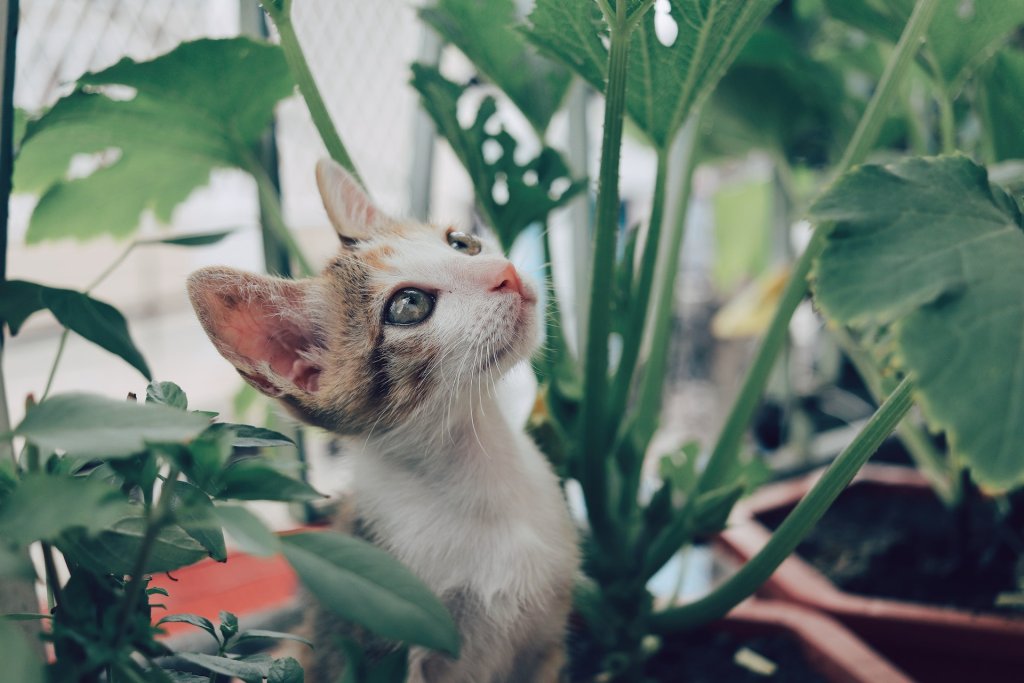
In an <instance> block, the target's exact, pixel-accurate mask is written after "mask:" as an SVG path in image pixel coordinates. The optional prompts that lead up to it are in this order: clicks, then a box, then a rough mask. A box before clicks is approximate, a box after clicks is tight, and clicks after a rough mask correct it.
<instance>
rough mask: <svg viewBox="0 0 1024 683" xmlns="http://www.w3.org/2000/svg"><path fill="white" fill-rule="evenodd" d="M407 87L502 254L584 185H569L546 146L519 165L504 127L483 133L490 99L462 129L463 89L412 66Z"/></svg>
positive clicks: (560, 162)
mask: <svg viewBox="0 0 1024 683" xmlns="http://www.w3.org/2000/svg"><path fill="white" fill-rule="evenodd" d="M412 84H413V86H414V87H415V88H416V89H417V90H418V91H419V93H420V96H421V98H422V102H423V106H424V108H426V110H427V113H429V114H430V117H431V118H432V119H433V120H434V123H435V125H436V126H437V129H438V131H439V132H440V133H441V134H442V135H444V137H445V138H446V139H447V140H448V142H449V144H451V146H452V150H453V151H454V152H455V154H456V156H458V158H459V161H461V162H462V165H463V166H464V167H465V169H466V171H467V172H468V173H469V178H470V180H471V181H472V182H473V187H474V189H475V190H476V198H477V201H478V202H479V204H480V207H481V209H483V212H484V214H485V216H486V217H487V219H488V221H489V222H490V223H491V226H492V227H493V228H494V230H495V232H496V233H497V234H498V238H499V239H500V240H501V244H502V247H504V248H505V250H506V251H507V250H509V249H510V248H511V247H512V243H513V242H514V241H515V239H516V237H517V236H518V235H519V233H520V232H522V231H523V230H524V229H525V228H526V227H527V226H529V225H530V224H531V223H533V222H535V221H539V220H542V219H544V217H546V216H547V215H548V213H550V212H551V211H552V210H553V209H555V208H557V207H559V206H561V205H563V204H565V203H566V202H567V201H569V199H571V198H572V197H573V196H574V195H575V194H576V193H577V192H579V191H580V190H582V189H583V188H584V187H585V186H586V182H585V181H582V180H576V181H571V179H570V175H569V167H568V166H567V165H566V163H565V160H563V159H562V157H561V156H560V155H559V154H558V152H556V151H555V150H553V149H551V148H550V147H546V146H545V147H544V148H543V149H541V151H540V153H539V154H538V155H537V156H536V157H534V158H533V159H531V160H530V161H527V162H526V163H524V164H520V163H518V162H517V161H516V159H515V155H516V147H517V143H516V140H515V138H513V137H512V136H511V135H510V134H509V133H508V131H506V130H505V129H504V127H499V130H498V131H497V132H496V133H489V132H488V131H487V129H488V127H489V126H488V122H489V121H491V119H492V117H494V116H495V115H496V114H497V105H496V104H495V101H494V98H492V97H486V98H484V99H483V101H482V102H481V103H480V106H479V109H477V113H476V118H475V120H474V121H473V123H472V125H470V126H469V128H463V127H462V125H461V124H460V123H459V119H458V116H457V110H458V102H459V98H460V97H462V95H463V93H464V92H466V87H465V86H461V85H458V84H457V83H452V82H451V81H449V80H447V79H446V78H445V77H444V76H442V75H441V74H440V72H439V71H438V70H437V69H436V68H434V67H432V66H426V65H424V64H414V65H413V80H412ZM488 149H491V150H493V152H494V157H493V158H488V156H489V154H488V153H487V150H488ZM560 185H561V187H559V186H560Z"/></svg>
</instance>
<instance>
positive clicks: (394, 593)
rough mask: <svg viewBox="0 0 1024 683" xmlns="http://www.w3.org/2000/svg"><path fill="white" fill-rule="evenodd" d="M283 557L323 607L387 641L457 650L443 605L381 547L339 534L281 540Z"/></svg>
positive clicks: (456, 635) (455, 633)
mask: <svg viewBox="0 0 1024 683" xmlns="http://www.w3.org/2000/svg"><path fill="white" fill-rule="evenodd" d="M281 543H282V545H283V546H284V555H285V557H286V558H287V559H288V562H290V563H291V565H292V567H294V568H295V571H296V573H297V574H298V575H299V578H300V579H301V580H302V582H303V583H304V584H305V585H306V587H307V588H308V589H309V590H310V591H311V592H312V593H313V595H314V596H316V598H317V599H318V600H320V602H322V603H323V604H324V606H325V607H327V608H329V609H330V610H332V611H334V612H336V613H337V614H338V615H339V616H341V617H342V618H344V619H349V620H351V621H354V622H355V623H357V624H360V625H362V626H365V627H366V628H368V629H370V630H371V631H373V632H374V633H376V634H378V635H380V636H383V637H385V638H394V639H395V640H401V641H404V642H408V643H413V644H416V645H423V646H425V647H429V648H432V649H435V650H441V651H443V652H447V653H448V654H451V655H456V654H457V653H458V651H459V633H458V631H457V630H456V628H455V623H454V622H453V621H452V618H451V615H450V614H448V610H446V609H445V607H444V605H443V604H441V602H440V601H439V600H438V599H437V598H436V597H435V596H434V594H433V593H431V592H430V589H428V588H427V587H426V586H424V585H423V583H422V582H420V580H419V579H417V578H416V576H415V575H413V573H412V572H410V571H409V570H408V569H406V568H405V567H403V566H402V565H401V564H400V563H399V562H398V561H397V560H395V559H394V558H393V557H391V556H390V555H388V554H387V553H386V552H384V551H383V550H381V549H379V548H375V547H374V546H372V545H370V544H369V543H366V542H364V541H360V540H358V539H355V538H351V537H348V536H343V535H341V534H336V533H327V532H324V533H299V534H292V535H288V536H284V537H282V538H281Z"/></svg>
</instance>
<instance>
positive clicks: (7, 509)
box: [0, 473, 126, 545]
mask: <svg viewBox="0 0 1024 683" xmlns="http://www.w3.org/2000/svg"><path fill="white" fill-rule="evenodd" d="M125 500H126V499H125V497H124V495H123V494H122V493H121V492H120V491H119V490H118V489H116V488H113V487H112V486H109V485H107V484H106V483H104V482H102V481H99V480H95V479H88V478H86V477H67V476H54V475H48V474H41V473H28V474H26V475H25V476H24V478H23V479H22V480H21V484H20V485H19V486H18V488H16V489H15V490H14V492H13V493H12V494H11V495H10V497H8V498H7V500H6V501H5V502H4V504H3V506H2V507H0V537H2V538H3V539H5V540H7V541H9V542H11V543H15V544H17V545H28V544H29V543H33V542H35V541H52V540H54V539H56V538H57V537H58V536H59V535H60V534H61V533H62V532H63V531H65V530H67V529H70V528H76V527H77V528H81V529H83V530H84V531H85V532H87V533H92V532H96V531H100V530H102V529H105V528H106V527H108V526H109V525H110V524H112V523H113V522H114V521H115V520H117V519H118V517H119V516H120V514H121V512H122V511H123V504H124V502H125Z"/></svg>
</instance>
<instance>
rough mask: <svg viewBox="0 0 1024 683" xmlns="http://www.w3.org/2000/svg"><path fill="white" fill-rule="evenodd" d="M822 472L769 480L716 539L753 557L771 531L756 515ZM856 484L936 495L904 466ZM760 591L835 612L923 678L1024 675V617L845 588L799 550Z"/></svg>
mask: <svg viewBox="0 0 1024 683" xmlns="http://www.w3.org/2000/svg"><path fill="white" fill-rule="evenodd" d="M819 476H820V472H816V473H813V474H810V475H808V476H805V477H801V478H798V479H794V480H789V481H783V482H779V483H776V484H772V485H769V486H765V487H762V488H761V489H760V490H759V491H757V492H756V493H755V494H754V495H752V496H751V497H750V498H748V499H746V500H745V501H742V502H741V503H740V504H739V505H737V507H736V509H735V510H734V513H733V516H732V518H731V520H730V527H729V529H727V530H726V531H725V532H723V533H722V534H720V535H719V536H718V537H717V538H716V544H717V546H718V547H719V549H721V550H724V551H725V552H726V553H727V554H729V555H731V556H733V557H734V558H736V559H738V560H740V561H741V562H745V561H747V560H749V559H750V558H751V557H753V556H754V555H755V554H757V552H758V551H759V550H760V549H761V548H762V547H764V545H765V543H767V542H768V539H769V538H770V537H771V532H770V531H769V530H768V529H767V528H765V527H764V526H763V525H762V524H761V523H760V522H758V521H757V519H756V518H757V516H758V515H762V514H764V513H767V512H770V511H775V510H781V509H785V508H791V507H792V506H794V505H795V504H796V503H797V502H799V500H800V499H801V498H803V496H804V495H805V494H806V493H807V491H809V490H810V488H811V487H812V486H813V485H814V482H815V481H817V478H818V477H819ZM851 485H853V486H864V487H869V488H870V489H872V490H877V491H878V494H879V495H899V496H930V495H932V493H931V490H930V489H929V487H928V485H927V483H926V482H925V481H924V479H923V478H922V477H921V476H920V475H919V474H918V473H917V472H916V471H914V470H911V469H908V468H902V467H893V466H880V465H868V466H866V467H864V468H863V469H862V470H861V472H860V473H859V474H858V476H857V478H856V479H855V480H854V484H851ZM759 594H760V595H762V596H764V597H768V598H773V599H776V600H784V601H787V602H791V603H796V604H799V605H803V606H806V607H810V608H813V609H816V610H819V611H821V612H824V613H826V614H828V615H831V616H832V617H835V618H836V619H837V620H838V621H840V622H842V623H843V624H845V625H846V626H848V627H849V628H850V629H851V630H852V631H854V632H856V633H857V634H859V635H860V636H861V637H862V638H864V640H865V641H867V642H868V643H869V644H870V645H872V646H874V647H875V648H877V649H878V651H879V652H881V653H882V654H884V655H885V656H886V657H888V658H889V659H891V660H892V661H893V662H894V663H896V665H898V666H899V667H901V668H902V669H905V670H906V671H907V672H909V673H910V674H912V675H913V676H914V677H915V679H917V680H919V681H923V682H926V683H946V682H950V683H954V682H955V683H962V682H964V681H985V683H997V682H999V681H1016V680H1021V676H1022V675H1024V674H1022V672H1024V619H1015V618H1009V617H1004V616H1000V615H996V614H985V613H974V612H970V611H966V610H959V609H953V608H946V607H935V606H930V605H924V604H918V603H910V602H902V601H898V600H891V599H887V598H872V597H864V596H861V595H854V594H851V593H846V592H843V591H841V590H840V589H838V588H837V587H836V586H835V585H834V584H833V583H832V582H831V581H829V580H828V579H827V578H826V577H825V576H824V575H823V574H821V573H820V572H819V571H818V570H817V569H815V568H813V567H812V566H811V565H810V564H808V563H807V562H805V561H804V560H802V559H801V558H800V557H798V556H797V555H796V554H793V555H790V557H788V558H787V559H786V560H785V561H784V562H783V563H782V565H781V566H780V567H779V568H778V569H777V570H776V571H775V573H774V574H773V575H772V576H771V578H770V579H769V580H768V581H767V582H766V583H765V584H764V586H762V588H761V590H760V591H759Z"/></svg>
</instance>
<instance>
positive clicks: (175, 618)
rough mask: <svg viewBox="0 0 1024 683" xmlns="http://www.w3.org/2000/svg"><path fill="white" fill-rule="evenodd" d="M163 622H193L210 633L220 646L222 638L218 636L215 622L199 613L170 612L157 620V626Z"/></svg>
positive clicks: (192, 623)
mask: <svg viewBox="0 0 1024 683" xmlns="http://www.w3.org/2000/svg"><path fill="white" fill-rule="evenodd" d="M161 624H191V625H193V626H195V627H197V628H201V629H202V630H204V631H206V632H207V633H209V634H210V637H212V638H213V640H214V642H216V643H217V645H218V646H219V645H220V638H218V637H217V629H216V628H215V627H214V625H213V622H212V621H210V620H209V619H207V618H206V617H203V616H200V615H198V614H169V615H167V616H166V617H164V618H163V619H161V620H160V621H158V622H156V625H157V626H160V625H161Z"/></svg>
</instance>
